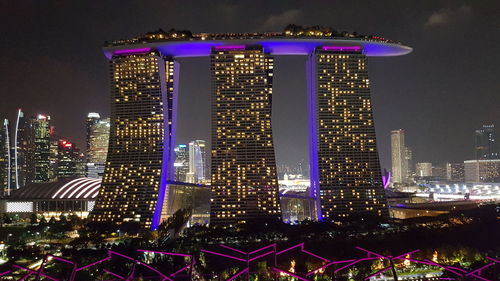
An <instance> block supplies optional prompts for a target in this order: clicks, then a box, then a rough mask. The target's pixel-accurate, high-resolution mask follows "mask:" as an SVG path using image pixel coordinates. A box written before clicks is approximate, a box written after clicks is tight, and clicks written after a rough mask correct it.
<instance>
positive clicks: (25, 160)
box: [11, 109, 35, 188]
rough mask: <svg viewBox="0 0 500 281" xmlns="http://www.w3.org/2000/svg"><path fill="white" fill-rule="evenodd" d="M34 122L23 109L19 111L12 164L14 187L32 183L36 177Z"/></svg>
mask: <svg viewBox="0 0 500 281" xmlns="http://www.w3.org/2000/svg"><path fill="white" fill-rule="evenodd" d="M33 124H34V122H33V121H32V120H31V119H30V118H28V117H26V116H24V113H23V112H22V111H21V109H19V110H18V112H17V117H16V123H15V131H14V134H13V135H14V142H13V144H12V145H13V151H12V152H11V157H13V161H11V164H12V167H13V168H12V169H11V173H12V188H19V187H22V186H25V185H27V184H28V183H31V182H33V181H34V179H35V159H34V157H35V155H34V154H35V144H34V127H33Z"/></svg>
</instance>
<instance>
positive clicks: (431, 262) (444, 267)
mask: <svg viewBox="0 0 500 281" xmlns="http://www.w3.org/2000/svg"><path fill="white" fill-rule="evenodd" d="M425 261H426V262H428V263H430V264H431V265H434V266H438V267H441V268H442V269H444V270H447V271H449V272H451V273H453V274H456V275H458V276H463V275H462V274H461V273H460V272H456V271H455V270H452V269H450V268H448V267H447V266H445V265H442V264H439V263H437V262H433V261H431V260H428V259H425Z"/></svg>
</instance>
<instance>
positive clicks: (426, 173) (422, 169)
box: [415, 162, 432, 178]
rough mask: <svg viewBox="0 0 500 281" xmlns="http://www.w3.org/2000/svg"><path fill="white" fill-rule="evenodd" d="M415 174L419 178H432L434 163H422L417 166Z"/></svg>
mask: <svg viewBox="0 0 500 281" xmlns="http://www.w3.org/2000/svg"><path fill="white" fill-rule="evenodd" d="M415 173H416V176H417V177H420V178H423V177H432V163H427V162H422V163H417V164H416V165H415Z"/></svg>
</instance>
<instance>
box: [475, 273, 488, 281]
mask: <svg viewBox="0 0 500 281" xmlns="http://www.w3.org/2000/svg"><path fill="white" fill-rule="evenodd" d="M471 276H472V277H474V278H477V279H480V280H483V281H493V280H490V279H486V278H484V277H481V276H478V275H475V274H472V275H471Z"/></svg>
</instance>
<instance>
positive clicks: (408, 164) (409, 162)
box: [405, 146, 415, 182]
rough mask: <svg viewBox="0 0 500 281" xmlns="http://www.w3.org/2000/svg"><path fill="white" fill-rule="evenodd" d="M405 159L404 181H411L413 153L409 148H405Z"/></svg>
mask: <svg viewBox="0 0 500 281" xmlns="http://www.w3.org/2000/svg"><path fill="white" fill-rule="evenodd" d="M405 159H406V181H408V182H409V181H411V180H412V179H413V176H414V172H413V171H414V167H415V165H414V164H413V151H412V150H411V148H410V147H409V146H406V147H405Z"/></svg>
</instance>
